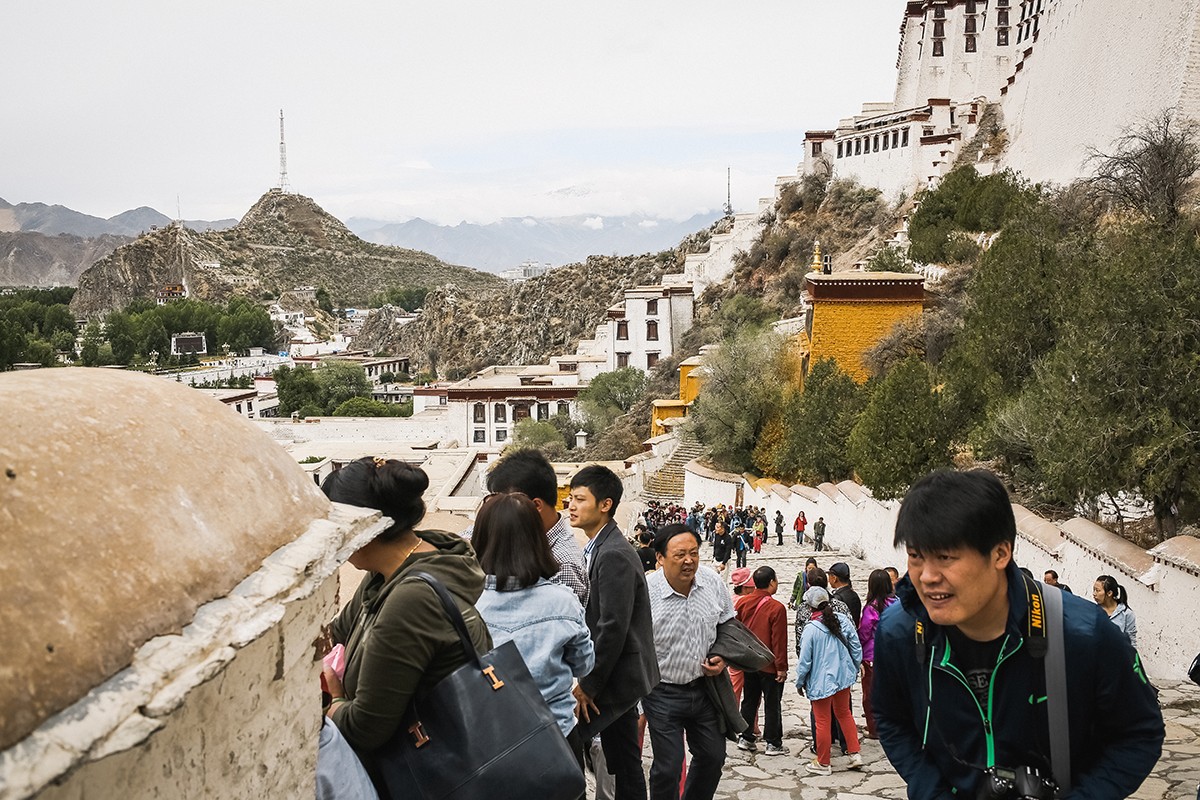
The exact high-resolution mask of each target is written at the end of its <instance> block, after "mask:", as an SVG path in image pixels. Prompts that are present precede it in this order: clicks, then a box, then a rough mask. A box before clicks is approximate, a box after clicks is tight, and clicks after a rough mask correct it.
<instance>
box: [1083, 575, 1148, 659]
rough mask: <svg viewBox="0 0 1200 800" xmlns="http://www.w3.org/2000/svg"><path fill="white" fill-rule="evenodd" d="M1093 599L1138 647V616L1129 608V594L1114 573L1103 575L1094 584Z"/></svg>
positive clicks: (1130, 641) (1132, 643)
mask: <svg viewBox="0 0 1200 800" xmlns="http://www.w3.org/2000/svg"><path fill="white" fill-rule="evenodd" d="M1092 599H1093V600H1095V601H1096V604H1097V605H1099V606H1100V607H1101V608H1103V609H1104V613H1106V614H1108V618H1109V619H1110V620H1112V622H1113V624H1114V625H1116V626H1117V627H1118V628H1120V629H1121V630H1123V631H1125V635H1126V636H1128V637H1129V643H1130V644H1131V645H1133V646H1134V649H1137V617H1135V616H1134V615H1133V611H1132V610H1131V609H1130V608H1129V595H1128V594H1126V593H1125V587H1124V586H1122V585H1121V584H1119V583H1117V579H1116V578H1114V577H1113V576H1112V575H1101V576H1100V577H1099V578H1096V582H1095V583H1094V584H1092Z"/></svg>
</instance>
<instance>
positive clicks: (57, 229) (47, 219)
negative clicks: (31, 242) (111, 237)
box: [0, 199, 237, 238]
mask: <svg viewBox="0 0 1200 800" xmlns="http://www.w3.org/2000/svg"><path fill="white" fill-rule="evenodd" d="M170 222H171V218H170V217H168V216H167V215H165V214H162V213H160V212H158V211H155V210H154V209H153V208H148V207H147V206H142V207H140V208H134V209H130V210H129V211H123V212H121V213H120V214H117V215H116V216H113V217H109V218H108V219H102V218H101V217H93V216H92V215H91V214H84V213H83V212H81V211H75V210H74V209H70V208H67V207H66V206H60V205H52V206H50V205H46V204H45V203H18V204H16V205H12V204H10V203H8V202H6V201H5V200H3V199H0V231H3V232H17V231H27V232H32V233H44V234H47V235H50V236H57V235H58V234H60V233H65V234H69V235H71V236H82V237H85V238H88V237H92V236H103V235H105V234H115V235H117V236H137V235H138V234H139V233H145V232H146V231H148V230H150V226H152V225H155V226H159V227H161V226H163V225H167V224H170ZM183 224H184V225H186V226H187V227H189V228H191V229H192V230H195V231H209V230H225V229H226V228H232V227H233V226H234V225H236V224H237V220H236V219H220V220H184V221H183Z"/></svg>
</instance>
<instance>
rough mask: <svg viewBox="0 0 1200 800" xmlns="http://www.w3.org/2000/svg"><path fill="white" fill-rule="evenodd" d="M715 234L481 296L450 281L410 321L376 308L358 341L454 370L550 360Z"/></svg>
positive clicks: (592, 261)
mask: <svg viewBox="0 0 1200 800" xmlns="http://www.w3.org/2000/svg"><path fill="white" fill-rule="evenodd" d="M716 224H720V223H716ZM711 235H712V231H711V229H709V230H704V231H700V232H699V233H695V234H692V235H691V236H689V237H687V238H686V239H684V241H683V242H681V243H680V244H679V246H677V247H675V248H674V249H672V250H664V251H662V252H659V253H653V254H648V255H641V256H591V257H589V258H588V259H587V260H586V261H584V262H582V263H576V264H568V265H566V266H563V267H559V268H558V269H555V270H551V271H550V272H549V273H547V274H546V275H543V276H542V277H540V278H533V279H531V280H528V281H524V282H522V283H517V284H512V285H509V286H507V287H505V288H504V290H502V291H499V292H493V293H491V294H489V295H486V296H482V297H478V298H471V297H468V296H466V295H465V293H463V292H460V291H458V290H457V289H456V288H454V287H444V288H442V289H438V290H435V291H432V292H430V293H429V295H428V296H427V297H426V298H425V304H424V307H423V310H422V312H421V318H420V319H418V320H416V321H413V322H410V323H408V324H405V325H398V324H396V322H395V315H396V309H394V308H391V307H384V308H382V309H378V310H376V311H373V312H371V315H370V316H369V317H368V319H367V321H366V323H365V324H364V325H363V329H362V332H361V333H360V334H359V335H358V336H357V337H356V338H355V340H354V344H355V347H362V348H366V349H368V350H372V351H377V352H378V351H386V352H390V353H398V354H404V355H408V356H409V358H410V359H411V363H412V365H413V367H414V368H415V369H419V370H424V369H431V368H432V370H433V371H435V372H437V373H438V374H439V375H443V376H447V377H451V378H455V377H460V376H463V375H466V374H468V373H469V372H471V371H473V370H476V369H479V368H481V367H484V366H487V365H488V364H538V363H543V362H544V361H545V360H546V359H547V358H549V357H550V356H552V355H560V354H563V353H570V352H574V350H575V346H576V343H577V342H578V341H579V340H580V339H590V338H591V337H592V336H593V335H594V334H595V331H596V326H597V325H599V324H600V322H601V321H602V320H603V319H604V315H605V312H606V311H607V310H608V308H609V307H610V306H612V305H613V304H614V303H617V302H619V301H620V300H621V298H622V297H623V296H624V292H625V290H626V289H629V288H632V287H634V286H640V285H646V284H654V283H658V282H659V281H660V280H661V279H662V276H663V275H664V274H667V273H674V272H679V271H681V270H682V268H683V259H684V257H685V256H686V255H687V254H688V253H696V252H703V251H704V249H705V248H706V247H707V245H708V240H709V238H710V237H711Z"/></svg>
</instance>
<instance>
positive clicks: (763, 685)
mask: <svg viewBox="0 0 1200 800" xmlns="http://www.w3.org/2000/svg"><path fill="white" fill-rule="evenodd" d="M777 591H779V580H778V578H777V577H776V575H775V570H774V569H772V568H771V567H759V568H758V569H756V570H754V591H753V592H751V593H750V594H744V595H742V596H741V597H739V598H738V600H737V602H736V603H734V605H733V607H734V611H736V612H737V618H738V620H740V621H741V623H742V624H743V625H745V626H746V627H747V628H749V629H750V631H751V633H753V634H754V635H755V636H757V637H758V639H759V641H761V642H762V643H763V644H765V645H766V646H767V647H768V648H769V649H770V651H771V653H772V654H773V655H774V656H775V658H774V660H773V661H771V663H769V664H767V665H766V666H765V667H763V668H762V669H761V670H758V671H755V672H745V673H743V674H744V676H745V678H744V680H745V683H744V684H743V687H742V709H741V710H742V717H743V718H744V719H745V720H746V725H747V726H748V727H747V728H746V730H745V731H743V732H742V735H741V737H740V738H739V739H738V747H739V748H740V749H742V750H749V751H751V752H754V751H755V750H756V749H757V745H756V744H755V736H754V722H755V720H756V719H757V718H758V704H759V700H760V698H761V700H762V703H763V706H764V707H765V711H764V715H763V716H764V724H763V736H762V738H763V741H765V742H766V743H767V749H766V754H767V755H769V756H783V755H787V748H786V747H784V746H783V684H784V683H785V682H786V681H787V672H788V654H787V650H788V647H787V641H788V624H787V609H786V608H784V606H783V603H781V602H779V601H778V600H776V599H775V593H776V592H777Z"/></svg>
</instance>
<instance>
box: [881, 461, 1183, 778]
mask: <svg viewBox="0 0 1200 800" xmlns="http://www.w3.org/2000/svg"><path fill="white" fill-rule="evenodd" d="M1015 541H1016V524H1015V522H1014V519H1013V513H1012V506H1011V505H1010V502H1009V499H1008V495H1007V492H1006V491H1005V489H1004V486H1003V484H1001V483H1000V481H999V480H998V479H997V478H996V477H995V476H994V475H992V474H990V473H988V472H985V471H983V470H974V471H971V472H948V471H947V472H935V473H933V474H931V475H928V476H926V477H925V478H922V479H921V480H920V481H918V482H917V483H916V484H914V485H913V487H912V489H910V490H909V493H908V495H907V496H906V497H905V498H904V502H903V504H902V505H901V507H900V513H899V516H898V518H897V520H896V535H895V544H896V545H897V546H900V545H904V546H905V547H907V549H908V575H907V576H906V577H905V578H903V579H902V580H901V581H900V583H899V585H898V586H897V587H896V594H897V596H898V597H899V598H900V602H899V603H895V604H893V605H892V607H890V608H889V609H888V610H887V611H886V612H885V613H884V615H883V618H882V620H881V621H880V624H879V628H878V629H877V632H876V638H875V676H874V684H873V687H872V692H871V702H872V705H873V708H874V711H875V718H876V720H877V722H878V726H879V738H880V740H881V742H882V744H883V748H884V751H885V752H886V753H887V757H888V760H889V761H891V762H892V766H894V767H895V768H896V771H897V772H898V773H899V774H900V775H901V777H903V778H904V780H905V781H906V782H907V783H908V796H909V797H910V798H923V800H925V799H928V798H951V797H955V796H957V797H959V798H962V797H968V798H973V797H976V796H978V795H977V793H978V792H979V789H980V787H981V785H983V783H984V781H986V780H990V779H989V777H988V774H987V772H986V771H987V770H988V769H990V768H998V770H999V774H1004V773H1005V771H1006V770H1012V769H1020V768H1023V767H1030V768H1033V769H1036V770H1038V771H1039V772H1040V773H1041V774H1042V775H1044V776H1049V775H1051V774H1052V769H1051V758H1050V735H1049V728H1048V725H1049V720H1048V715H1047V703H1046V695H1047V690H1046V672H1045V661H1044V656H1043V655H1041V653H1042V652H1044V649H1045V645H1046V638H1045V637H1046V636H1052V635H1053V634H1052V633H1048V634H1045V635H1044V636H1043V637H1041V638H1042V641H1036V640H1037V639H1038V638H1039V637H1038V636H1037V633H1038V632H1044V631H1046V628H1045V627H1044V626H1043V627H1039V626H1040V625H1042V623H1043V622H1044V623H1045V625H1049V624H1052V622H1053V620H1051V619H1049V618H1043V617H1042V615H1041V614H1040V613H1039V612H1040V610H1041V608H1042V604H1041V597H1042V596H1043V593H1044V592H1047V591H1055V590H1054V589H1045V588H1043V587H1041V586H1040V585H1039V584H1037V583H1035V582H1034V581H1032V580H1029V581H1027V580H1026V579H1025V578H1024V576H1023V575H1022V573H1021V572H1020V571H1019V570H1018V569H1017V566H1016V564H1015V563H1014V562H1013V545H1014V543H1015ZM1062 600H1063V619H1062V626H1063V627H1062V631H1063V635H1064V643H1065V647H1064V649H1065V656H1066V687H1067V688H1066V701H1067V702H1066V708H1067V725H1068V730H1069V733H1070V737H1069V738H1070V748H1069V753H1070V775H1069V776H1060V775H1055V776H1053V777H1054V778H1055V779H1056V782H1057V783H1058V785H1059V786H1060V787H1063V786H1065V785H1066V784H1067V783H1069V784H1070V789H1069V791H1067V792H1065V793H1063V794H1061V796H1062V797H1065V798H1119V797H1127V796H1129V795H1130V794H1132V793H1133V792H1134V791H1136V790H1137V788H1138V786H1139V785H1140V784H1141V783H1142V780H1143V779H1144V778H1145V777H1146V776H1147V775H1148V774H1149V773H1150V770H1151V769H1153V767H1154V764H1155V763H1156V762H1157V761H1158V757H1159V755H1160V754H1161V752H1162V742H1163V736H1164V729H1163V719H1162V712H1161V710H1160V709H1159V706H1158V702H1157V701H1156V699H1155V696H1154V690H1153V688H1152V687H1151V686H1150V684H1149V683H1148V681H1147V680H1146V675H1145V673H1144V672H1143V671H1142V666H1141V662H1140V660H1139V658H1138V655H1137V652H1136V651H1135V650H1134V649H1133V647H1132V646H1131V645H1130V644H1129V641H1128V640H1127V639H1126V638H1125V637H1124V635H1123V634H1121V631H1120V630H1118V629H1117V628H1116V626H1114V625H1113V624H1112V623H1111V622H1109V621H1108V619H1107V618H1106V616H1105V615H1104V614H1103V613H1102V612H1101V611H1100V610H1099V608H1098V607H1097V606H1095V605H1094V604H1092V603H1088V602H1086V601H1084V600H1081V599H1079V598H1077V597H1075V596H1073V595H1068V594H1064V595H1063V596H1062ZM1031 609H1033V611H1034V613H1032V614H1031V613H1030V611H1031ZM996 796H1005V795H1002V794H1000V795H996ZM1012 796H1016V795H1012ZM1044 796H1047V797H1049V796H1051V795H1049V794H1046V795H1044Z"/></svg>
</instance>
